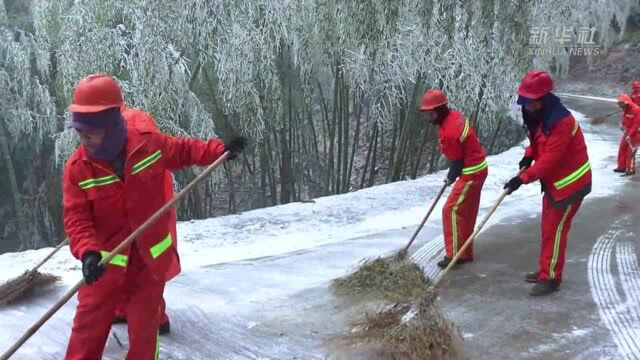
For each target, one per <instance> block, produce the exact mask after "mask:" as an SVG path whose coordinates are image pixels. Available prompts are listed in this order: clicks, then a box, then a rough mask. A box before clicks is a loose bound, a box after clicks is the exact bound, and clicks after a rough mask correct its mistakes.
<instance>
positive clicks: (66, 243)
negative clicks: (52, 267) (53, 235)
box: [31, 238, 69, 274]
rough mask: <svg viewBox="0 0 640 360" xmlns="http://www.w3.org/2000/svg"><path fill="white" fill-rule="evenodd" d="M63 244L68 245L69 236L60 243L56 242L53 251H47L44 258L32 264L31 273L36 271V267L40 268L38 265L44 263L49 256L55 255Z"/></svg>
mask: <svg viewBox="0 0 640 360" xmlns="http://www.w3.org/2000/svg"><path fill="white" fill-rule="evenodd" d="M65 245H69V238H66V239H64V241H63V242H61V243H60V244H58V246H56V248H55V249H53V251H51V252H50V253H49V255H47V256H46V257H45V258H44V259H42V260H41V261H40V262H39V263H38V265H36V266H34V267H33V269H31V273H32V274H33V273H35V272H36V271H38V269H39V268H40V266H42V265H44V263H46V262H47V261H49V259H51V257H52V256H53V255H55V254H56V253H57V252H58V251H59V250H60V249H62V247H63V246H65Z"/></svg>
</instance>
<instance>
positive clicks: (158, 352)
mask: <svg viewBox="0 0 640 360" xmlns="http://www.w3.org/2000/svg"><path fill="white" fill-rule="evenodd" d="M155 358H156V360H158V359H160V330H158V334H156V356H155Z"/></svg>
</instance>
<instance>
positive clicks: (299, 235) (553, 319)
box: [0, 100, 640, 360]
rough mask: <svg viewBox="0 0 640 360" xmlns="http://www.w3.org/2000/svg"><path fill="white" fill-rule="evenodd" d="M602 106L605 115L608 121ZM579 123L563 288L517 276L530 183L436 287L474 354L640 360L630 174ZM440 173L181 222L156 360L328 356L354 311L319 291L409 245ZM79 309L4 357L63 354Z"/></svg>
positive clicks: (12, 264) (22, 316) (59, 266)
mask: <svg viewBox="0 0 640 360" xmlns="http://www.w3.org/2000/svg"><path fill="white" fill-rule="evenodd" d="M567 103H568V104H569V105H570V106H572V107H573V108H575V109H578V110H579V111H582V112H583V113H586V114H588V115H591V116H593V115H600V114H601V113H602V111H601V110H602V109H601V106H603V105H600V104H598V105H595V104H590V103H589V102H585V101H584V100H575V101H574V100H571V101H567ZM606 106H609V107H606V108H605V109H604V110H603V111H604V113H606V112H608V111H611V110H610V109H611V106H612V105H611V104H606ZM614 106H615V104H614ZM576 116H577V117H578V118H579V119H580V121H581V125H582V128H583V131H584V132H585V134H586V138H587V142H588V146H589V155H590V158H591V164H592V168H593V171H594V191H593V193H592V194H591V195H590V196H589V197H588V198H587V200H586V201H585V203H584V204H583V207H582V209H581V211H580V212H579V213H578V215H577V217H576V219H575V221H574V226H573V229H572V231H571V235H570V239H569V245H568V250H567V254H568V255H567V265H566V270H565V281H564V283H563V286H562V290H561V291H560V292H558V293H556V294H554V295H552V296H550V297H547V298H543V299H538V298H532V297H530V296H528V294H527V291H528V287H529V285H528V284H526V283H524V282H523V281H522V275H523V274H524V272H526V271H530V270H534V269H535V266H536V263H537V256H538V253H539V221H540V220H539V212H540V200H541V199H540V193H539V191H540V188H539V185H537V184H536V185H529V186H523V187H522V188H521V189H520V190H519V191H518V192H517V193H515V194H514V195H512V196H510V197H508V198H507V199H506V200H505V201H504V202H503V203H502V205H501V206H500V208H499V209H498V210H497V211H496V213H495V215H494V216H493V218H492V219H491V220H490V221H489V223H488V224H487V226H486V227H485V231H483V233H482V234H481V235H480V237H479V238H478V239H477V243H476V262H474V263H473V264H469V265H465V266H464V267H463V268H462V269H460V270H457V271H455V272H453V273H452V274H451V275H450V277H449V278H448V279H447V280H446V281H445V282H444V284H443V288H442V291H441V298H440V303H441V304H442V305H443V306H444V308H445V310H446V311H447V314H448V315H449V316H450V318H451V319H452V320H453V321H454V322H455V323H456V324H458V326H459V327H460V330H461V331H462V333H463V334H464V336H465V341H466V347H467V352H468V354H469V356H470V358H471V359H506V358H509V359H516V358H523V359H568V358H576V359H640V316H639V314H640V308H639V305H638V303H639V302H640V272H639V270H638V258H637V254H639V252H638V250H639V249H638V229H639V228H640V226H639V225H640V224H639V223H638V221H639V220H638V219H640V216H639V215H640V194H639V193H638V190H637V188H638V181H639V178H640V175H639V176H637V177H636V178H634V179H622V178H619V177H618V176H615V175H613V173H612V172H611V169H612V168H613V166H614V164H615V156H616V154H617V144H618V141H619V132H618V130H617V126H616V125H615V124H614V122H615V121H613V122H612V124H610V125H601V126H591V125H589V122H588V119H585V118H584V116H582V115H579V114H577V113H576ZM522 153H523V148H522V145H521V146H518V147H516V148H513V149H511V150H509V151H506V152H504V153H502V154H499V155H496V156H492V157H490V158H489V159H488V162H489V178H488V179H487V181H486V183H485V187H484V191H483V195H482V202H481V210H480V215H479V216H480V217H482V216H483V215H484V213H485V212H486V211H487V210H488V209H489V208H490V207H491V205H492V204H493V201H494V200H495V199H496V198H497V197H498V195H499V194H500V192H501V191H502V184H503V183H504V182H505V181H506V180H508V179H509V178H510V177H511V176H513V175H514V173H515V171H516V170H517V164H518V161H519V160H520V158H521V157H522ZM444 176H445V172H444V171H443V172H439V173H436V174H433V175H429V176H426V177H423V178H420V179H417V180H413V181H403V182H398V183H394V184H388V185H382V186H377V187H375V188H371V189H365V190H361V191H358V192H355V193H350V194H346V195H341V196H331V197H325V198H319V199H315V201H316V202H315V203H295V204H289V205H284V206H278V207H272V208H267V209H260V210H255V211H251V212H246V213H244V214H240V215H234V216H226V217H220V218H215V219H208V220H203V221H191V222H183V223H180V224H179V226H178V235H179V238H180V240H179V250H180V254H181V259H182V263H183V273H182V274H181V275H180V276H179V277H178V278H176V279H175V280H174V281H172V282H171V283H169V284H168V286H167V290H166V293H165V296H166V298H167V304H168V313H169V316H170V317H171V325H172V334H171V335H170V336H168V337H162V338H161V358H162V359H175V360H178V359H180V360H186V359H194V360H196V359H202V360H211V359H323V358H325V357H326V347H325V346H324V342H325V340H326V339H328V338H329V337H331V336H332V335H335V334H338V333H340V332H342V331H345V330H347V329H348V323H349V321H350V320H353V319H359V318H360V317H361V316H363V314H364V312H363V311H362V309H359V308H357V307H356V306H353V304H347V303H343V302H340V301H339V300H337V299H335V298H334V297H333V296H332V295H331V294H330V292H329V291H328V289H327V285H328V283H329V281H330V280H331V279H333V278H336V277H339V276H342V275H345V274H346V273H347V272H349V271H351V270H352V269H353V267H354V266H357V265H358V262H359V261H360V260H361V259H363V258H366V257H373V256H379V255H385V254H388V253H390V252H393V251H396V250H397V249H399V248H400V247H401V246H403V245H404V244H405V242H406V241H407V240H408V239H409V237H410V236H411V234H412V232H413V231H414V229H415V226H416V225H417V224H418V223H419V222H420V220H421V219H422V217H423V216H424V213H425V211H426V210H427V208H428V206H429V203H430V201H431V200H432V199H433V197H434V196H435V194H436V193H437V191H438V190H439V187H440V186H441V184H442V182H441V181H442V178H443V177H444ZM445 195H446V194H445ZM442 203H443V202H441V204H439V206H438V209H436V211H435V212H434V213H433V214H432V218H431V219H430V220H429V221H428V223H427V225H426V226H425V228H424V229H423V231H422V232H421V234H420V236H419V237H418V239H417V241H416V243H415V244H414V246H413V250H412V257H413V259H414V260H416V261H417V262H419V263H420V264H421V265H423V266H424V268H425V272H426V273H427V274H428V275H429V276H432V277H433V276H435V275H437V274H438V271H439V270H438V269H437V268H436V267H435V262H436V261H437V260H438V259H440V257H441V256H442V236H441V234H440V231H441V230H440V222H441V217H440V211H438V210H439V209H441V206H442ZM50 250H51V249H41V250H38V251H27V252H22V253H12V254H4V255H0V280H6V279H9V278H11V277H13V276H17V275H19V274H20V273H21V272H22V271H24V270H25V269H28V268H30V267H31V266H32V265H34V264H35V263H37V261H39V260H40V259H41V258H42V257H43V256H45V255H46V253H48V252H49V251H50ZM79 265H80V263H79V262H78V261H76V260H75V259H73V258H72V257H71V255H70V254H69V251H68V249H66V248H64V249H62V250H61V252H60V253H59V254H57V255H56V256H55V257H54V258H53V259H52V260H51V262H50V263H49V264H48V265H46V266H45V267H44V269H43V271H48V272H52V273H55V274H58V275H62V276H63V278H64V282H63V283H61V284H59V286H57V287H55V288H53V289H51V290H50V291H48V292H46V293H44V294H42V296H40V297H38V298H37V299H33V300H31V301H28V302H22V303H19V304H15V305H12V306H8V307H2V308H0V348H1V349H0V351H2V352H3V351H4V350H5V349H7V348H8V347H9V346H10V345H11V344H12V343H13V342H14V341H15V340H16V339H17V338H18V337H19V336H20V335H21V334H22V333H23V332H24V331H25V330H26V329H27V328H28V327H29V326H30V325H31V324H32V323H33V322H34V321H35V320H36V319H37V318H39V317H40V316H41V315H42V314H43V313H44V312H45V311H46V310H47V309H48V308H49V307H50V306H51V305H52V304H53V303H54V302H55V301H56V300H57V299H58V298H59V297H60V296H61V295H62V294H63V293H64V291H65V290H66V289H67V288H68V287H70V286H71V285H72V284H73V283H75V282H76V281H77V280H78V279H79V278H80V266H79ZM75 305H76V301H75V298H74V299H73V300H72V301H70V302H69V303H68V304H66V305H65V306H64V307H63V308H62V309H61V310H60V311H59V312H58V313H57V314H56V315H55V316H54V317H53V318H52V319H51V320H50V321H49V322H48V323H47V324H45V325H44V326H43V328H42V329H41V330H40V331H39V332H38V333H37V334H36V335H34V336H33V337H32V338H31V339H30V340H29V341H28V342H27V343H26V344H25V345H24V346H23V347H22V348H21V349H20V350H19V351H18V353H17V354H16V355H15V356H14V357H12V359H61V358H63V356H64V351H65V348H66V343H67V340H68V336H69V332H70V327H71V321H72V317H73V314H74V309H75ZM113 333H115V334H116V335H112V336H110V337H109V340H108V343H107V348H106V351H105V357H104V358H105V359H122V358H123V357H124V353H125V350H124V349H123V348H122V347H121V345H120V344H119V341H120V342H121V343H122V346H124V347H126V344H127V335H126V326H124V325H117V326H114V327H113ZM116 338H117V339H118V340H119V341H118V340H117V339H116Z"/></svg>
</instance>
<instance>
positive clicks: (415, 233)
mask: <svg viewBox="0 0 640 360" xmlns="http://www.w3.org/2000/svg"><path fill="white" fill-rule="evenodd" d="M447 186H448V184H447V183H445V184H444V185H442V189H440V192H438V195H437V196H436V198H435V199H434V200H433V203H432V204H431V207H430V208H429V211H427V215H425V216H424V218H423V219H422V222H421V223H420V226H418V228H417V229H416V231H415V232H414V233H413V235H412V236H411V239H410V240H409V242H408V243H407V245H406V246H405V247H404V249H402V254H406V253H407V251H409V247H410V246H411V244H413V241H414V240H415V239H416V237H417V236H418V233H419V232H420V230H422V227H423V226H424V224H425V223H426V222H427V219H428V218H429V216H430V215H431V213H432V212H433V209H434V208H435V207H436V204H437V203H438V201H439V200H440V198H441V197H442V194H444V191H445V189H446V188H447Z"/></svg>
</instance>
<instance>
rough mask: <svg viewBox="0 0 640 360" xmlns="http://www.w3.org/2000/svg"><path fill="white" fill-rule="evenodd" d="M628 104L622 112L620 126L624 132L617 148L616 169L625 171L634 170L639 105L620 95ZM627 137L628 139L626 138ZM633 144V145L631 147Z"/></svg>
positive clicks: (638, 139)
mask: <svg viewBox="0 0 640 360" xmlns="http://www.w3.org/2000/svg"><path fill="white" fill-rule="evenodd" d="M620 98H621V99H623V100H626V103H627V104H628V106H627V107H626V109H625V110H624V112H623V114H622V121H621V123H622V127H623V129H624V133H623V134H622V139H620V148H619V149H618V169H621V170H625V171H626V172H635V171H636V157H635V152H634V148H635V147H636V146H638V144H640V106H638V105H636V103H634V102H633V100H632V99H631V97H630V96H628V95H621V96H620ZM627 137H628V138H629V140H627ZM632 146H633V147H632Z"/></svg>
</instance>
